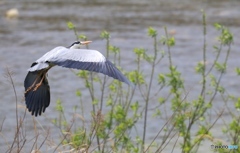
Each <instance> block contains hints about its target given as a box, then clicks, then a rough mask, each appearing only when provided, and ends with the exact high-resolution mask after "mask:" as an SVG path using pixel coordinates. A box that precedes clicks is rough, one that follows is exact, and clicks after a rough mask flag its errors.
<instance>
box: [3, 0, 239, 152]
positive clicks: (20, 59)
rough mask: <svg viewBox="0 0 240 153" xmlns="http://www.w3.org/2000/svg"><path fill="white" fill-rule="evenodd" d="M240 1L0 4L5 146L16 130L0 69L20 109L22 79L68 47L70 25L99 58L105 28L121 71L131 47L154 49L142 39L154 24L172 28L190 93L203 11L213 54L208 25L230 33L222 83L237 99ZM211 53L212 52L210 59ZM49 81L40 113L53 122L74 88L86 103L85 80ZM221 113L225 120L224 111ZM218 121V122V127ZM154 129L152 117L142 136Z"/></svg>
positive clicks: (72, 99)
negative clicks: (14, 14)
mask: <svg viewBox="0 0 240 153" xmlns="http://www.w3.org/2000/svg"><path fill="white" fill-rule="evenodd" d="M239 3H240V2H239V1H237V0H235V1H234V0H233V1H227V0H211V1H193V0H182V1H178V0H170V1H162V0H152V1H148V0H140V1H139V0H130V1H110V0H109V1H107V0H102V1H98V0H91V1H87V0H86V1H71V2H70V1H60V2H59V1H50V2H48V1H45V0H42V1H36V2H33V1H26V0H21V1H17V2H16V1H0V13H1V14H0V47H1V48H0V54H1V55H0V95H1V96H0V97H1V100H0V102H1V107H0V123H1V122H2V121H3V120H4V118H5V117H6V119H5V121H4V126H3V131H4V133H8V135H7V136H6V139H5V140H6V141H7V142H10V141H12V139H9V138H11V137H12V136H13V133H14V131H15V125H16V121H15V98H14V96H13V89H12V87H11V85H10V84H9V82H8V81H7V79H6V78H5V77H4V74H5V70H4V69H5V67H8V68H10V69H11V71H13V72H14V76H13V78H14V82H15V87H16V90H17V94H18V101H21V103H20V105H22V106H24V101H23V100H22V98H23V92H24V89H23V80H24V78H25V75H26V73H27V71H26V70H27V69H28V67H29V66H30V65H31V63H32V62H33V61H35V60H36V59H38V58H39V57H40V56H42V55H43V54H44V53H45V52H47V51H49V50H50V49H52V48H54V47H55V46H60V45H62V46H69V45H70V44H71V43H72V42H73V41H75V40H74V38H75V37H74V34H73V32H71V31H69V30H68V29H67V26H66V22H67V21H72V22H73V23H75V24H76V26H77V28H78V29H77V30H78V31H79V33H83V34H85V35H86V36H87V37H88V38H89V39H90V40H93V43H92V44H91V45H90V48H92V49H97V50H99V51H101V52H102V53H103V54H104V53H105V41H103V40H102V39H100V37H99V35H100V33H101V31H102V30H107V31H109V32H110V33H111V44H113V45H116V46H118V47H120V49H121V54H122V65H121V66H122V67H123V68H124V69H125V70H126V71H130V70H133V69H134V67H132V66H131V65H133V64H132V63H133V62H134V56H133V53H132V50H133V48H135V47H143V48H146V49H149V50H151V49H152V40H151V39H150V38H148V36H147V28H148V27H149V26H153V27H154V28H156V29H157V30H158V33H159V35H161V34H163V33H164V31H163V26H167V27H168V29H169V30H171V31H173V32H174V33H176V34H175V37H176V46H175V47H174V48H173V49H172V52H173V62H174V64H175V65H178V69H179V70H180V71H181V72H182V75H183V77H184V79H185V80H186V86H187V87H188V89H189V90H190V89H195V84H196V83H198V80H199V78H198V77H194V76H193V74H194V66H195V65H196V63H197V62H198V61H200V60H201V59H202V55H201V50H202V43H203V42H202V26H201V22H202V15H201V9H204V10H205V11H206V14H207V24H208V25H209V26H208V34H207V38H208V40H207V41H208V48H209V50H210V51H212V49H211V46H212V44H214V43H216V34H217V33H216V31H215V30H214V28H213V27H212V24H213V23H215V22H219V23H222V24H224V25H226V26H228V27H229V28H230V30H231V31H232V32H233V34H234V36H235V41H234V42H235V43H234V46H233V47H232V54H231V56H230V60H229V65H228V74H227V75H226V77H225V79H224V80H223V82H224V83H225V87H226V88H228V89H229V91H231V93H232V94H235V95H237V94H238V93H239V92H238V91H239V86H240V85H239V84H236V80H237V77H236V74H235V72H234V68H235V67H236V66H239V60H238V57H240V52H239V46H240V44H239V32H240V30H239V26H240V20H239V15H240V13H239ZM10 8H17V9H18V10H19V17H18V18H15V19H8V18H6V17H5V11H7V10H8V9H10ZM126 55H127V56H126ZM212 55H213V54H211V53H210V54H209V58H210V59H211V57H212ZM209 62H212V61H211V60H210V61H209ZM166 63H167V61H166ZM166 63H164V61H163V64H162V67H161V68H159V69H158V71H159V72H166V68H165V67H164V64H166ZM143 68H144V70H146V71H147V69H148V67H147V66H145V67H143ZM48 78H49V82H50V86H51V102H52V103H51V105H50V107H48V108H47V112H46V113H45V114H47V116H48V117H49V118H50V119H52V118H55V117H56V116H57V114H55V113H52V112H54V111H52V110H54V107H55V106H56V104H55V101H56V100H57V99H61V100H62V101H63V103H64V104H63V105H64V106H65V108H66V112H67V114H68V115H69V116H71V112H72V108H73V106H74V105H76V103H77V102H78V101H79V100H78V98H77V97H76V96H75V91H76V89H79V88H81V89H82V91H83V93H85V94H84V98H85V99H86V100H87V99H88V98H89V97H88V93H87V92H86V91H85V90H84V86H81V84H83V81H81V80H80V79H78V78H77V77H76V76H74V75H73V74H72V73H71V71H70V70H68V69H63V68H59V67H56V68H53V69H52V70H51V71H50V72H49V77H48ZM73 80H76V81H77V82H76V81H73ZM238 82H239V81H238ZM77 84H79V86H80V87H79V86H78V85H77ZM196 90H197V89H196ZM65 93H67V94H65ZM197 93H198V92H196V93H195V91H194V90H191V96H192V97H194V96H196V95H195V94H197ZM219 103H220V102H219ZM85 105H86V106H85V107H86V109H89V110H90V109H91V107H90V104H85ZM220 105H222V103H220ZM20 111H22V112H23V109H20ZM86 111H87V110H86ZM226 116H228V115H227V114H226ZM45 119H46V118H44V117H43V118H37V120H38V121H39V122H41V124H42V125H43V126H44V127H49V125H48V124H49V122H44V120H45ZM27 121H30V123H31V124H32V121H31V117H30V115H29V114H27ZM45 123H46V124H45ZM31 124H27V123H26V126H27V129H26V130H29V132H33V131H32V129H33V125H31ZM218 124H219V125H221V126H222V125H223V123H221V122H219V123H218ZM221 126H219V127H221ZM52 128H53V127H52ZM158 129H159V125H156V124H155V123H153V122H151V120H149V129H148V131H149V132H148V134H147V137H148V139H149V140H150V139H152V138H153V137H154V136H155V131H157V130H158ZM218 131H219V133H218ZM213 132H215V133H216V135H217V136H219V138H221V131H220V129H219V128H217V127H216V128H214V129H213ZM5 140H3V139H2V138H0V151H1V150H5V149H6V148H7V147H6V146H5ZM170 148H171V147H170Z"/></svg>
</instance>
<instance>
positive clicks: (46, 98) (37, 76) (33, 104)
mask: <svg viewBox="0 0 240 153" xmlns="http://www.w3.org/2000/svg"><path fill="white" fill-rule="evenodd" d="M44 75H45V74H44V73H40V71H35V72H28V74H27V76H26V78H25V80H24V87H25V101H26V105H27V109H28V111H29V112H32V115H35V116H38V115H41V114H42V113H44V111H45V109H46V108H47V107H48V106H49V103H50V87H49V85H48V81H47V78H46V77H44ZM42 77H44V78H43V82H42V83H41V85H40V86H39V87H38V88H37V90H35V91H34V87H35V85H36V84H37V83H39V82H40V81H41V79H42Z"/></svg>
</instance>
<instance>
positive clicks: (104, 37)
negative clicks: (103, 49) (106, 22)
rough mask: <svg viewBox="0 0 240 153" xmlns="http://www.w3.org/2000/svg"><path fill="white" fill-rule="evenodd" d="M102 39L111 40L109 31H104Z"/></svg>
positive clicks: (101, 35)
mask: <svg viewBox="0 0 240 153" xmlns="http://www.w3.org/2000/svg"><path fill="white" fill-rule="evenodd" d="M100 37H101V38H102V39H109V38H110V34H109V33H108V32H107V31H102V33H101V34H100Z"/></svg>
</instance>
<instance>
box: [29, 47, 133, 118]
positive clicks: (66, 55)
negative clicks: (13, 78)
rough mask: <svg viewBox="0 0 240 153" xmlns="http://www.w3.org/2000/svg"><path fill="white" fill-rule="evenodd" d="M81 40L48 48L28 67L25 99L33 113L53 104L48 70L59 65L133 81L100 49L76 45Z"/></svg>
mask: <svg viewBox="0 0 240 153" xmlns="http://www.w3.org/2000/svg"><path fill="white" fill-rule="evenodd" d="M80 45H81V43H76V42H75V43H74V44H73V45H72V46H71V47H70V48H65V47H61V46H60V47H56V48H54V49H52V50H51V51H49V52H47V53H46V54H45V55H43V56H42V57H41V58H39V59H38V60H37V61H36V62H34V63H33V64H32V66H31V68H29V69H28V71H29V72H28V74H27V76H26V78H25V81H24V86H25V100H26V105H27V108H28V110H29V111H30V112H32V115H35V116H37V115H41V113H42V112H44V111H45V109H46V107H48V106H49V104H50V87H49V85H48V80H47V77H46V73H47V71H48V70H49V69H50V68H51V67H53V66H55V65H58V66H62V67H66V68H73V69H81V70H88V71H93V72H98V73H103V74H105V75H108V76H110V77H113V78H114V79H117V80H119V81H122V82H125V83H126V84H128V85H132V84H131V82H130V81H129V80H128V79H127V78H126V77H125V76H124V75H123V74H122V73H121V72H120V71H119V70H118V69H117V68H116V67H115V66H114V64H113V63H111V62H110V61H109V60H107V59H106V58H105V57H104V56H103V55H102V54H101V53H100V52H98V51H96V50H88V49H76V48H78V47H79V46H80Z"/></svg>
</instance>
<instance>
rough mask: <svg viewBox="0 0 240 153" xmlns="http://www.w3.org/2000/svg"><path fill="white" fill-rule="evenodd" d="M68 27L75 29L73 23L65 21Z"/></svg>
mask: <svg viewBox="0 0 240 153" xmlns="http://www.w3.org/2000/svg"><path fill="white" fill-rule="evenodd" d="M67 26H68V29H70V30H73V29H75V25H74V24H73V23H72V22H70V21H69V22H67Z"/></svg>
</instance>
